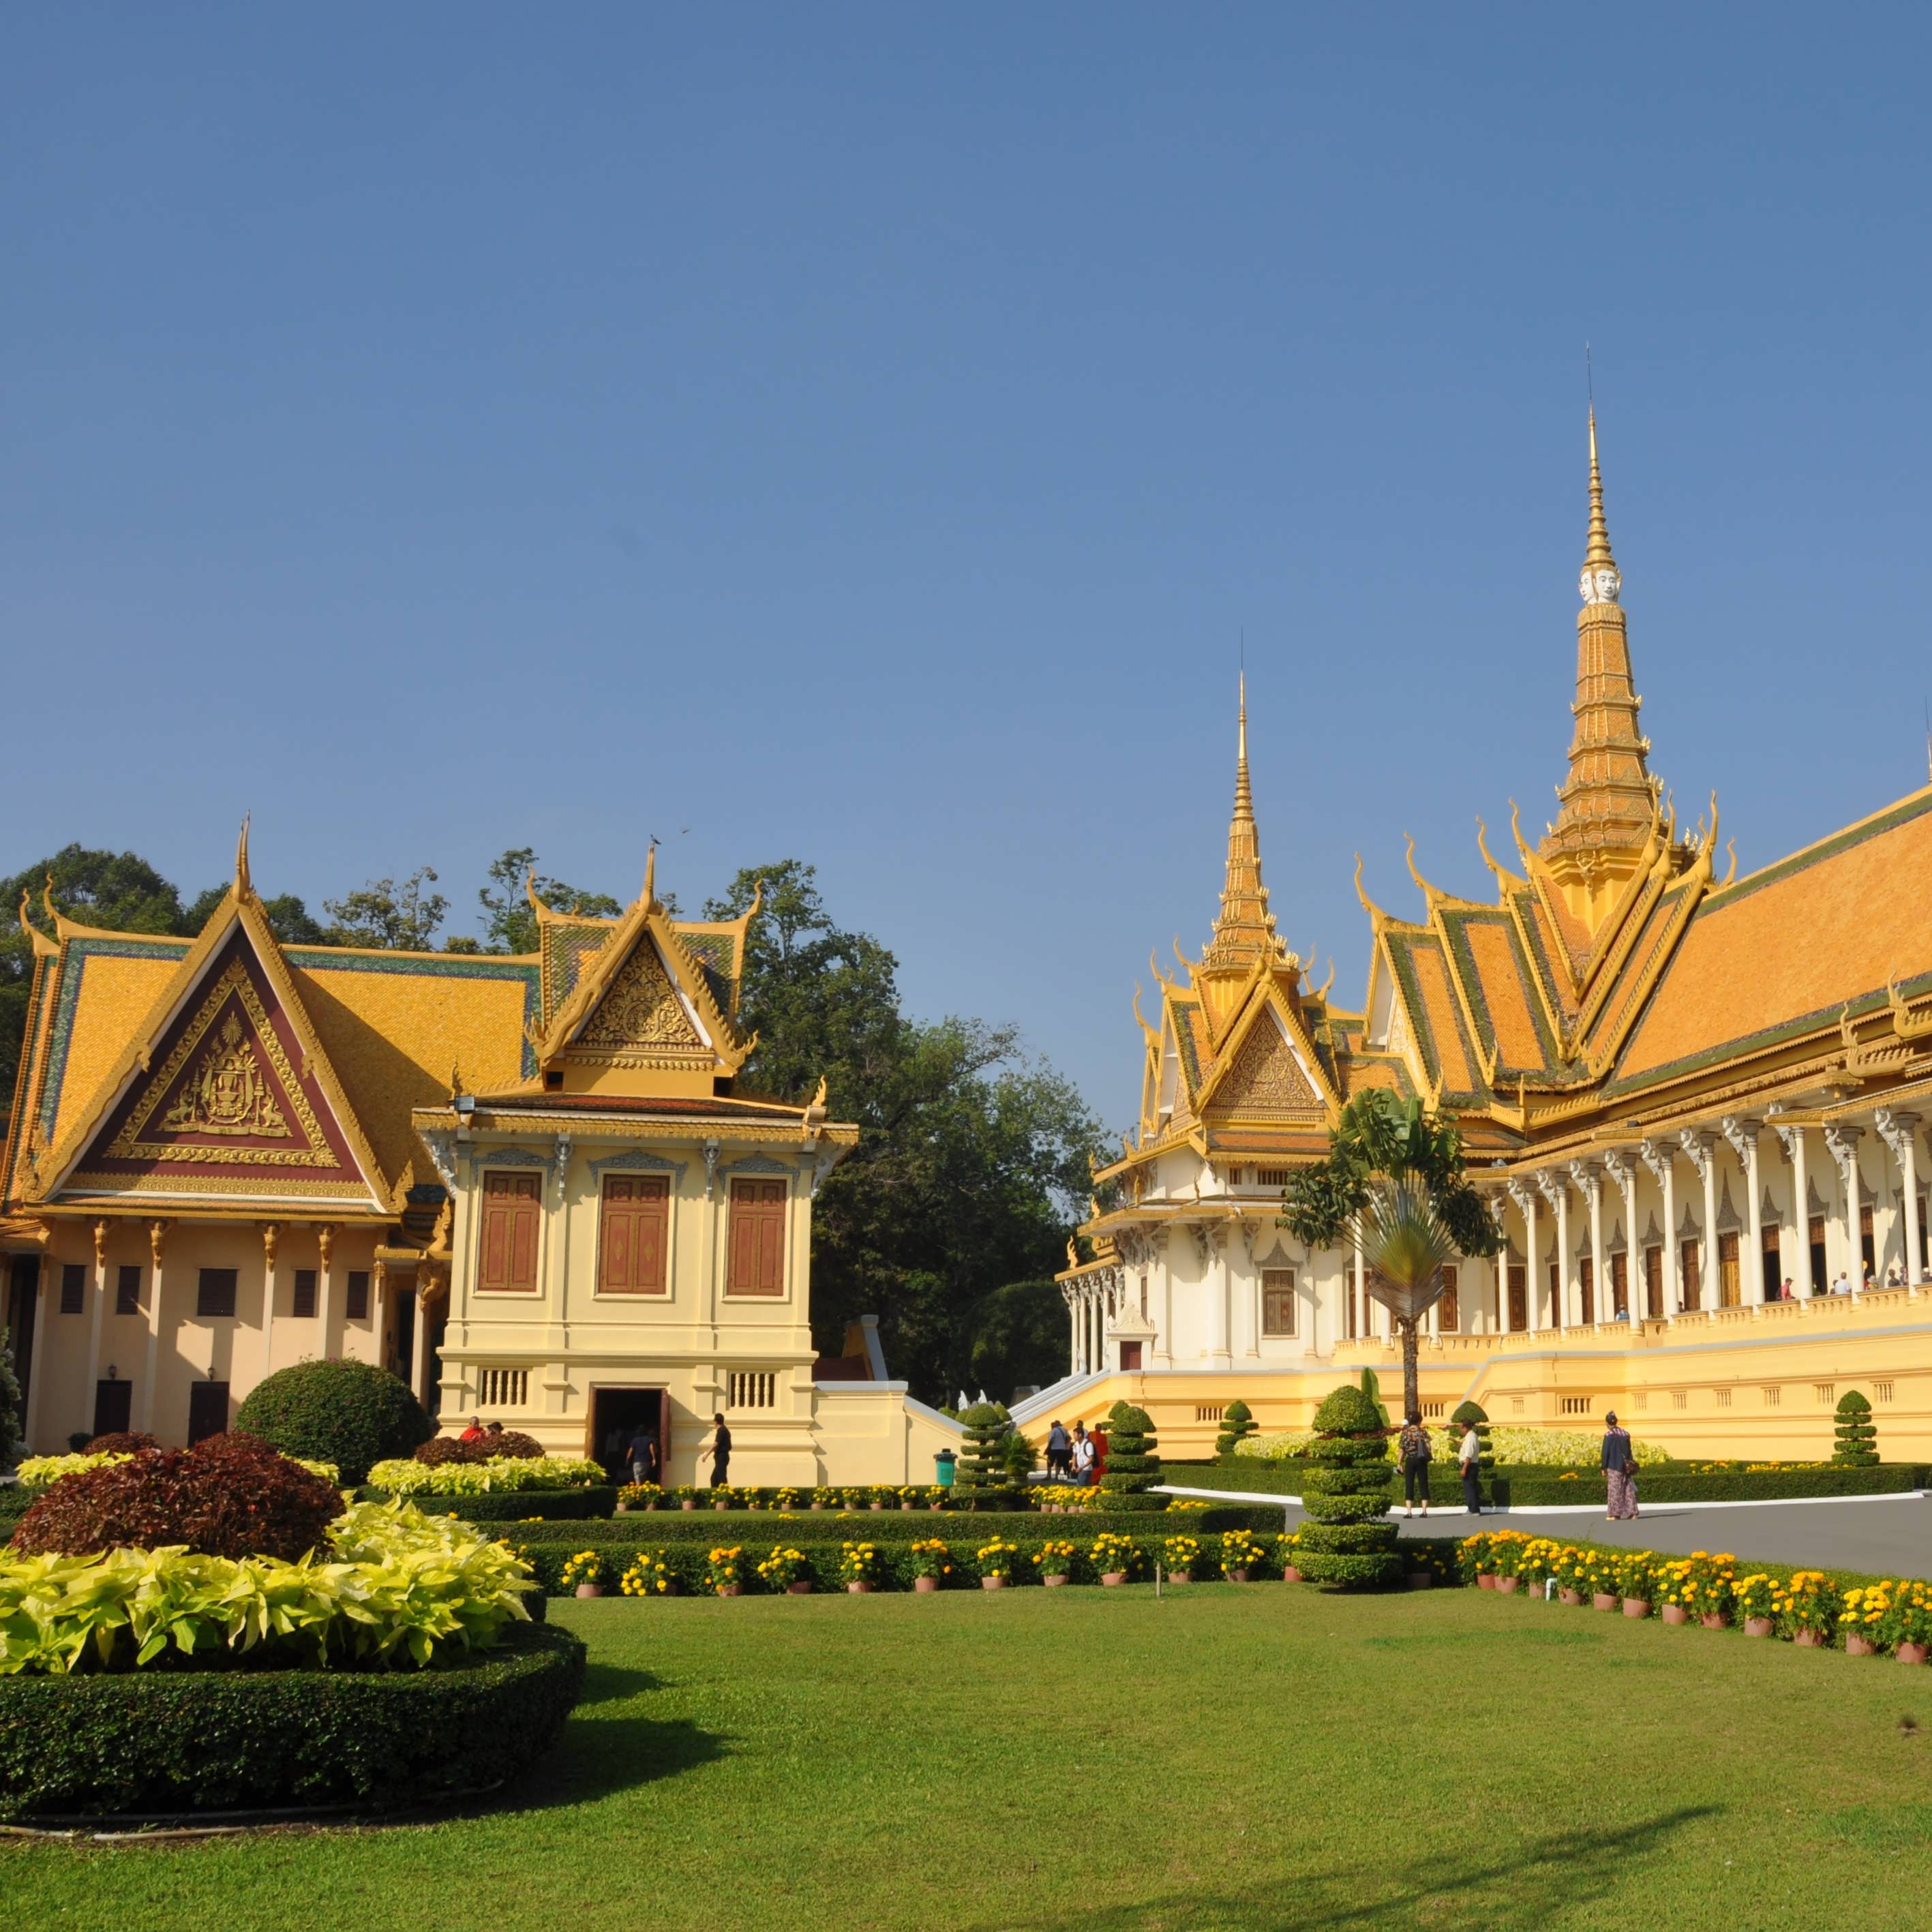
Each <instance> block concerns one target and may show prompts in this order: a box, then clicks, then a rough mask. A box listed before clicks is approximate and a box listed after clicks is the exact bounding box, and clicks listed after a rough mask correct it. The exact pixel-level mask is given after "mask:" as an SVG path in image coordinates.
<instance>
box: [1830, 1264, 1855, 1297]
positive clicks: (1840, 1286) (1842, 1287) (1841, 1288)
mask: <svg viewBox="0 0 1932 1932" xmlns="http://www.w3.org/2000/svg"><path fill="white" fill-rule="evenodd" d="M1851 1292H1852V1283H1851V1278H1850V1277H1849V1276H1848V1275H1847V1274H1846V1273H1845V1271H1844V1270H1843V1268H1841V1269H1839V1271H1838V1279H1837V1280H1835V1281H1834V1282H1833V1283H1832V1293H1833V1294H1834V1295H1849V1294H1850V1293H1851Z"/></svg>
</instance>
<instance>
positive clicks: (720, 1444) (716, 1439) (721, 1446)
mask: <svg viewBox="0 0 1932 1932" xmlns="http://www.w3.org/2000/svg"><path fill="white" fill-rule="evenodd" d="M711 1422H712V1436H711V1487H712V1488H713V1489H714V1490H721V1489H722V1488H723V1487H724V1475H725V1472H726V1471H727V1470H728V1469H730V1466H731V1432H730V1430H728V1429H727V1428H726V1427H725V1426H724V1417H723V1416H722V1415H714V1416H713V1417H712V1418H711Z"/></svg>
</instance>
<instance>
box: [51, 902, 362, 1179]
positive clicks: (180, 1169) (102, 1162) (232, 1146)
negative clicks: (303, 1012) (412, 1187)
mask: <svg viewBox="0 0 1932 1932" xmlns="http://www.w3.org/2000/svg"><path fill="white" fill-rule="evenodd" d="M304 1035H305V1029H304V1028H302V1026H301V1025H300V1022H299V1020H298V1019H297V1017H296V1015H295V1014H294V1013H291V1012H290V1010H289V1009H288V1007H287V1006H286V1004H284V1001H283V998H282V997H281V995H279V994H278V992H276V991H275V983H274V982H273V980H272V979H271V977H270V976H269V974H268V973H267V972H266V971H264V969H263V965H262V962H261V961H260V959H259V958H258V957H257V955H256V953H255V950H254V947H252V946H251V944H250V943H249V940H248V935H247V933H246V932H245V929H243V928H242V926H240V925H239V923H238V924H237V925H236V927H235V929H234V930H233V932H232V933H231V934H230V935H229V938H228V939H227V941H226V943H225V944H223V945H222V946H220V947H219V948H218V949H217V951H216V953H215V954H214V957H213V958H212V959H210V960H209V961H208V964H207V965H206V967H205V969H204V970H203V971H202V974H201V975H200V976H199V978H198V979H197V980H196V982H195V983H194V985H193V987H192V988H191V989H190V991H189V992H188V994H187V997H186V998H185V999H184V1001H182V1002H181V1004H180V1006H179V1007H178V1009H177V1010H176V1012H175V1014H174V1016H172V1019H170V1020H169V1022H167V1023H166V1025H165V1026H164V1028H163V1030H162V1031H161V1034H160V1037H158V1039H157V1040H155V1041H154V1043H152V1044H151V1046H149V1048H148V1050H147V1052H146V1054H145V1056H144V1062H145V1064H142V1065H141V1066H139V1067H137V1068H136V1070H135V1072H134V1073H133V1079H132V1080H131V1082H130V1083H129V1085H127V1089H126V1091H125V1092H124V1094H122V1095H121V1097H120V1098H119V1100H118V1101H117V1102H116V1103H115V1104H114V1105H113V1106H112V1107H111V1108H110V1110H109V1112H108V1113H107V1118H105V1120H104V1121H103V1122H102V1123H101V1125H100V1126H99V1127H98V1128H97V1130H95V1133H94V1135H93V1136H92V1139H91V1140H90V1142H89V1145H88V1147H87V1149H86V1152H85V1153H84V1154H83V1155H82V1156H81V1157H80V1161H79V1162H78V1163H77V1166H76V1169H75V1172H74V1173H73V1174H72V1175H71V1176H70V1178H68V1181H67V1182H66V1183H65V1187H64V1188H63V1190H62V1191H63V1192H74V1191H81V1192H86V1193H101V1192H114V1193H122V1192H130V1193H159V1194H209V1193H212V1194H220V1193H248V1194H251V1195H270V1196H273V1195H287V1196H305V1195H320V1196H335V1197H338V1198H339V1197H341V1196H344V1195H345V1194H353V1195H359V1196H366V1194H367V1193H368V1184H367V1182H366V1181H365V1178H364V1176H363V1175H362V1171H361V1169H360V1168H359V1165H358V1163H357V1161H356V1156H355V1154H354V1153H353V1150H352V1137H351V1135H350V1133H348V1132H347V1131H346V1130H345V1129H344V1125H343V1124H342V1123H341V1121H340V1120H338V1118H337V1115H336V1112H335V1109H333V1108H332V1106H331V1105H330V1103H329V1098H328V1097H327V1095H326V1094H325V1092H324V1091H323V1086H322V1083H321V1082H320V1080H319V1079H317V1075H316V1071H315V1069H314V1067H313V1066H312V1065H311V1063H310V1057H309V1055H308V1052H307V1051H306V1050H305V1048H304V1046H303V1045H302V1040H303V1037H304Z"/></svg>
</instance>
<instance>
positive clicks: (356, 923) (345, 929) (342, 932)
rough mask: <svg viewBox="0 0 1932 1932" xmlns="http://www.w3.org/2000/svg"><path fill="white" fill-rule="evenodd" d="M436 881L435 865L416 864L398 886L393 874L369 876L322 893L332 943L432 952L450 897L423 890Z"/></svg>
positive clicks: (378, 948)
mask: <svg viewBox="0 0 1932 1932" xmlns="http://www.w3.org/2000/svg"><path fill="white" fill-rule="evenodd" d="M435 883H436V873H435V871H434V868H432V867H431V866H428V865H419V866H418V867H417V868H416V870H415V871H413V872H412V873H411V874H410V876H409V877H407V879H405V880H404V881H403V882H402V883H401V885H400V886H398V884H397V883H396V882H395V880H394V879H393V878H389V879H371V880H370V881H369V883H368V884H367V885H365V886H362V887H361V888H360V889H359V890H357V891H355V892H350V893H347V894H346V895H344V897H343V898H339V899H324V900H323V902H322V909H323V911H324V912H326V913H328V914H329V916H330V918H331V919H333V920H334V921H335V923H334V924H333V925H332V926H330V927H329V931H328V935H327V937H328V940H329V944H331V945H332V946H364V947H370V948H371V949H372V950H379V951H381V952H384V953H428V952H431V951H433V950H434V948H435V946H436V935H437V929H438V928H439V927H440V926H441V925H442V924H443V915H444V914H445V913H447V912H448V911H449V900H448V899H446V898H444V897H443V894H442V893H440V892H428V891H425V886H433V885H434V884H435Z"/></svg>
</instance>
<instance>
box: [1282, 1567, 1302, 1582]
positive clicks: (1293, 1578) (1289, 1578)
mask: <svg viewBox="0 0 1932 1932" xmlns="http://www.w3.org/2000/svg"><path fill="white" fill-rule="evenodd" d="M1281 1580H1282V1581H1283V1583H1300V1582H1301V1571H1299V1570H1298V1569H1297V1568H1295V1565H1293V1564H1292V1563H1284V1564H1283V1565H1282V1566H1281Z"/></svg>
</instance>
